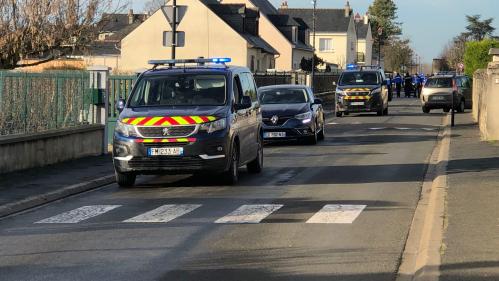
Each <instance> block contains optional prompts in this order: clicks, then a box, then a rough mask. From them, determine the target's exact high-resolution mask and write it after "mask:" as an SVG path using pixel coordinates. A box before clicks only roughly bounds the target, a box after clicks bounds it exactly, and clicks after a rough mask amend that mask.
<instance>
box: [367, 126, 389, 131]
mask: <svg viewBox="0 0 499 281" xmlns="http://www.w3.org/2000/svg"><path fill="white" fill-rule="evenodd" d="M386 129H387V128H386V127H381V128H369V130H373V131H378V130H386Z"/></svg>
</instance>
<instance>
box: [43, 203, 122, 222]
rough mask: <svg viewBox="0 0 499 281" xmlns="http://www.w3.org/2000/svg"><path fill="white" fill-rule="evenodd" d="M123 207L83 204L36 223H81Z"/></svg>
mask: <svg viewBox="0 0 499 281" xmlns="http://www.w3.org/2000/svg"><path fill="white" fill-rule="evenodd" d="M118 207H121V205H92V206H83V207H80V208H78V209H74V210H71V211H69V212H65V213H62V214H59V215H56V216H53V217H50V218H47V219H44V220H41V221H37V222H36V223H79V222H81V221H84V220H87V219H90V218H93V217H96V216H98V215H102V214H104V213H107V212H109V211H111V210H113V209H116V208H118Z"/></svg>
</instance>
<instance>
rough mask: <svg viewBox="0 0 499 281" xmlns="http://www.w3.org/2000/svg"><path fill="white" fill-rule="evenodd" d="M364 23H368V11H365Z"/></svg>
mask: <svg viewBox="0 0 499 281" xmlns="http://www.w3.org/2000/svg"><path fill="white" fill-rule="evenodd" d="M364 24H366V25H367V24H369V13H366V14H365V15H364Z"/></svg>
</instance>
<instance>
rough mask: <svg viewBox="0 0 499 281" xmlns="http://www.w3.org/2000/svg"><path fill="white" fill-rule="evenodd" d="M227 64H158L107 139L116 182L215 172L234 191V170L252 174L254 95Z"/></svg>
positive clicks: (256, 142)
mask: <svg viewBox="0 0 499 281" xmlns="http://www.w3.org/2000/svg"><path fill="white" fill-rule="evenodd" d="M228 62H230V59H228V58H215V59H187V60H157V61H150V62H149V63H150V64H152V65H153V66H154V67H153V68H152V69H151V70H148V71H146V72H144V73H142V74H141V75H140V76H139V77H138V79H137V82H136V83H135V85H134V87H133V89H132V91H131V94H130V96H129V97H128V99H127V100H126V101H125V100H120V101H118V104H117V108H118V109H119V110H120V112H121V113H120V116H119V120H118V122H117V125H116V129H115V132H114V140H113V161H114V167H115V173H116V181H117V182H118V184H119V185H120V186H122V187H128V186H133V185H134V184H135V179H136V176H137V175H139V174H196V173H201V172H216V173H220V174H221V176H222V177H221V178H222V179H223V180H224V182H225V183H226V184H235V183H236V182H237V181H238V178H239V171H238V169H239V167H240V166H243V165H247V168H248V171H249V172H252V173H259V172H260V171H261V170H262V167H263V133H262V128H261V120H262V116H261V110H260V104H259V102H258V99H257V88H256V84H255V81H254V79H253V76H252V74H251V72H250V70H249V69H248V68H246V67H236V66H227V65H226V64H225V63H228Z"/></svg>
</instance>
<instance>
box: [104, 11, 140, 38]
mask: <svg viewBox="0 0 499 281" xmlns="http://www.w3.org/2000/svg"><path fill="white" fill-rule="evenodd" d="M147 16H148V15H146V14H134V15H133V23H131V24H130V23H129V18H128V14H103V15H102V19H101V21H100V22H99V23H98V25H97V28H98V30H99V31H100V32H104V33H107V32H109V33H114V34H113V35H112V36H110V37H108V38H107V40H115V41H120V40H121V39H123V38H125V37H126V36H127V35H128V34H129V33H130V32H132V31H133V30H134V29H135V28H137V27H138V26H139V25H140V24H141V23H143V22H144V21H145V20H146V19H147Z"/></svg>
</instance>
